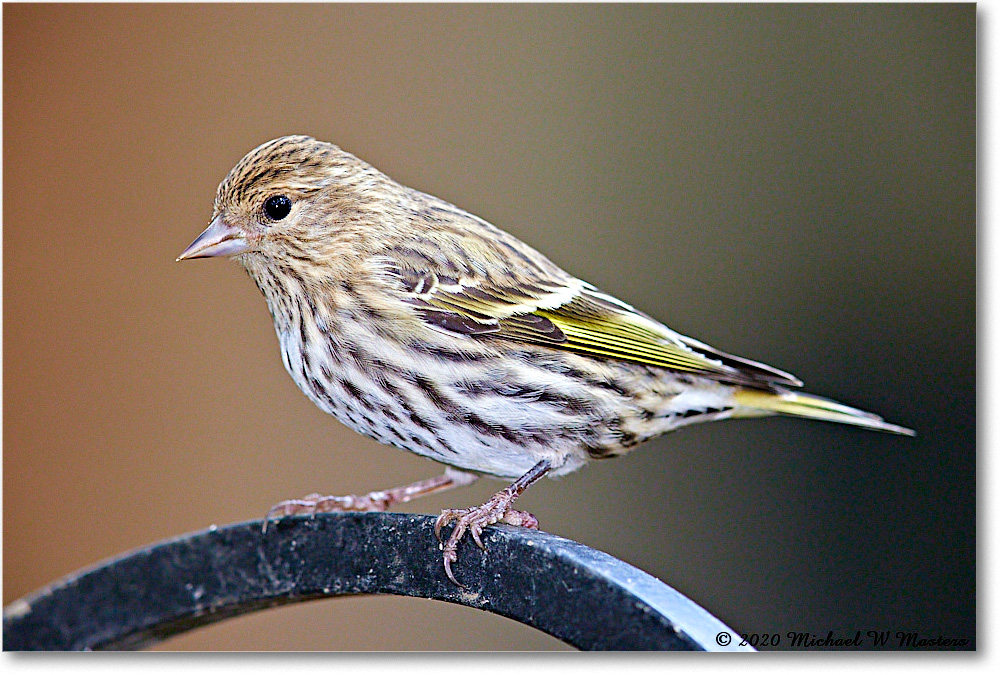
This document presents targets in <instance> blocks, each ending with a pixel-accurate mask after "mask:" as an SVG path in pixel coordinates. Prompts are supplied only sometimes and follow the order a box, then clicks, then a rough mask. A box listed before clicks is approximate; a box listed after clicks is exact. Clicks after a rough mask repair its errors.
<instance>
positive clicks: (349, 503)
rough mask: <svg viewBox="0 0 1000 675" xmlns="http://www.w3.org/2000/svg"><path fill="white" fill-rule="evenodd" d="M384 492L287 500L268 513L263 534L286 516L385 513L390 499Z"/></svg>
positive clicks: (312, 496) (310, 496)
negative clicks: (270, 525) (359, 512)
mask: <svg viewBox="0 0 1000 675" xmlns="http://www.w3.org/2000/svg"><path fill="white" fill-rule="evenodd" d="M384 495H385V493H382V492H370V493H368V494H367V495H363V496H360V497H359V496H358V495H346V496H343V497H340V496H336V495H321V494H319V493H318V492H313V493H312V494H308V495H306V496H305V497H303V498H302V499H286V500H285V501H282V502H278V503H277V504H275V505H274V506H272V507H271V508H270V509H268V511H267V515H266V516H264V524H263V526H262V527H261V533H262V534H267V527H268V524H269V523H270V522H271V521H272V520H280V519H281V518H283V517H285V516H295V515H302V514H305V515H315V514H317V513H344V512H347V511H362V512H372V511H385V509H386V507H387V506H388V499H387V498H386V497H385V496H384Z"/></svg>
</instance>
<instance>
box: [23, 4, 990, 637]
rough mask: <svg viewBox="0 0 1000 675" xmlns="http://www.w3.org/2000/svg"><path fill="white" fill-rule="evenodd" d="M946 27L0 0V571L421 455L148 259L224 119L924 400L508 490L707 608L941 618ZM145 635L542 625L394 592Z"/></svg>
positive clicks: (849, 13) (759, 430) (670, 306)
mask: <svg viewBox="0 0 1000 675" xmlns="http://www.w3.org/2000/svg"><path fill="white" fill-rule="evenodd" d="M975 29H976V13H975V6H974V5H971V4H966V5H919V6H917V5H878V6H875V5H850V6H831V5H808V6H797V5H780V6H777V5H774V6H772V5H755V6H726V5H712V6H686V5H654V6H649V5H641V6H601V5H596V6H572V5H568V6H567V5H561V6H543V5H530V6H490V5H480V6H462V5H457V6H456V5H445V6H422V5H409V6H379V5H367V6H352V5H331V6H316V5H311V6H281V5H266V6H239V5H237V6H151V5H141V6H93V5H82V6H60V5H45V6H35V5H6V6H4V8H3V59H4V73H3V78H4V96H3V122H4V139H3V140H4V148H3V150H4V157H3V161H4V168H3V171H4V175H3V178H4V182H3V187H4V190H3V264H4V268H3V272H4V274H3V281H4V307H3V310H4V316H3V327H4V329H3V338H4V354H3V356H4V358H3V376H4V382H3V384H4V387H3V394H4V396H3V404H4V420H3V421H4V429H3V441H4V443H3V450H4V453H3V470H4V471H3V488H4V490H3V507H4V508H3V563H4V565H3V601H4V603H9V602H11V601H12V600H14V599H15V598H17V597H19V596H21V595H23V594H25V593H27V592H29V591H31V590H33V589H35V588H37V587H40V586H42V585H44V584H46V583H48V582H50V581H52V580H54V579H56V578H58V577H59V576H61V575H64V574H67V573H69V572H71V571H73V570H75V569H77V568H80V567H82V566H84V565H90V564H92V563H94V562H96V561H98V560H101V559H103V558H106V557H108V556H112V555H115V554H118V553H121V552H123V551H125V550H127V549H130V548H133V547H137V546H141V545H144V544H148V543H151V542H154V541H156V540H159V539H162V538H165V537H171V536H175V535H179V534H181V533H184V532H188V531H191V530H195V529H200V528H204V527H207V526H208V525H210V524H212V523H216V524H224V523H229V522H235V521H242V520H247V519H251V518H256V517H260V516H261V515H263V514H264V512H265V511H266V510H267V509H268V507H269V506H270V505H271V504H272V503H274V502H275V501H278V500H280V499H283V498H289V497H297V496H301V495H303V494H306V493H308V492H313V491H321V492H328V493H331V492H332V493H346V492H360V491H366V490H370V489H376V488H381V487H389V486H392V485H395V484H402V483H406V482H409V481H413V480H417V479H420V478H425V477H429V476H431V475H435V474H436V473H437V472H438V471H439V470H440V467H439V466H437V465H435V464H433V463H432V462H430V461H429V460H425V459H421V458H419V457H416V456H410V455H408V454H406V453H404V452H401V451H399V450H397V449H394V448H388V447H382V446H379V445H378V444H377V443H375V442H374V441H370V440H367V439H363V438H360V437H358V436H357V435H355V434H354V433H353V432H350V431H348V430H347V429H345V428H344V427H342V426H340V425H339V424H338V423H337V422H336V421H335V420H333V419H332V418H330V417H328V416H326V415H324V414H323V413H321V412H320V411H319V410H318V409H316V408H315V407H314V406H313V405H312V404H311V403H309V401H308V400H307V399H306V398H305V397H304V396H303V395H302V394H301V393H299V391H298V390H297V389H296V388H295V385H294V384H293V383H292V381H291V379H290V378H289V377H288V376H287V375H286V373H285V372H284V370H283V367H282V365H281V359H280V356H279V353H278V349H277V341H276V339H275V336H274V332H273V329H272V327H271V322H270V320H269V316H268V313H267V310H266V307H265V305H264V302H263V300H262V298H260V297H259V292H258V291H257V289H256V288H255V287H254V285H253V284H252V283H251V282H250V281H249V280H248V279H247V278H246V275H245V274H243V272H241V271H240V269H239V268H238V267H237V266H236V265H235V264H233V263H231V262H228V261H220V260H205V261H194V262H184V263H175V262H174V258H175V257H176V256H177V254H178V253H179V252H180V251H181V250H182V249H183V248H184V247H185V246H186V245H187V244H188V243H189V242H190V241H191V240H192V239H193V238H194V237H195V236H196V235H197V234H198V233H199V232H200V231H201V230H202V228H203V227H204V226H205V225H206V224H207V222H208V218H209V216H210V214H211V208H212V199H213V196H214V191H215V187H216V185H217V184H218V182H219V181H220V180H221V179H222V178H223V177H224V176H225V174H226V172H227V171H228V170H229V169H230V167H231V166H232V165H233V164H234V163H235V162H236V161H237V160H238V159H239V158H240V157H242V156H243V154H244V153H245V152H247V151H248V150H250V149H251V148H253V147H255V146H256V145H258V144H259V143H261V142H263V141H265V140H268V139H270V138H272V137H275V136H280V135H284V134H290V133H306V134H311V135H314V136H316V137H318V138H320V139H323V140H329V141H333V142H335V143H337V144H339V145H341V146H342V147H344V148H345V149H348V150H350V151H351V152H354V153H355V154H357V155H359V156H361V157H362V158H364V159H366V160H368V161H370V162H371V163H373V164H374V165H375V166H377V167H379V168H380V169H382V170H383V171H385V172H386V173H388V174H389V175H391V176H393V177H394V178H396V179H398V180H400V181H402V182H404V183H406V184H408V185H411V186H413V187H416V188H418V189H421V190H424V191H427V192H431V193H434V194H436V195H438V196H440V197H443V198H445V199H448V200H449V201H452V202H454V203H456V204H458V205H460V206H462V207H464V208H466V209H467V210H470V211H472V212H474V213H476V214H478V215H480V216H482V217H484V218H486V219H487V220H490V221H491V222H493V223H495V224H497V225H499V226H501V227H503V228H505V229H507V230H509V231H511V232H513V233H515V234H516V235H517V236H519V237H521V238H522V239H524V240H526V241H527V242H529V243H530V244H532V245H534V246H535V247H537V248H539V249H540V250H542V251H544V252H545V253H546V254H547V255H548V256H549V257H551V258H552V259H553V260H554V261H556V262H557V263H559V264H561V265H562V266H564V267H565V268H566V269H568V270H569V271H571V272H573V273H575V274H576V275H578V276H581V277H583V278H585V279H587V280H589V281H591V282H592V283H594V284H595V285H597V286H599V287H600V288H602V289H604V290H606V291H608V292H611V293H613V294H615V295H618V296H619V297H621V298H623V299H625V300H628V301H629V302H632V303H633V304H635V305H637V306H638V307H640V308H642V309H643V310H645V311H646V312H648V313H650V314H652V315H653V316H655V317H657V318H659V319H661V320H663V321H664V322H665V323H667V324H668V325H669V326H671V327H672V328H674V329H675V330H679V331H681V332H684V333H687V334H689V335H693V336H695V337H698V338H700V339H702V340H703V341H705V342H708V343H709V344H712V345H714V346H717V347H719V348H721V349H725V350H727V351H731V352H733V353H736V354H740V355H743V356H747V357H750V358H755V359H759V360H763V361H766V362H768V363H771V364H773V365H775V366H777V367H780V368H783V369H787V370H789V371H791V372H793V373H795V374H796V375H798V376H799V377H801V378H802V379H803V380H804V381H805V382H806V384H807V387H806V388H807V389H808V390H809V391H812V392H814V393H818V394H823V395H826V396H830V397H834V398H837V399H840V400H842V401H844V402H847V403H850V404H853V405H857V406H860V407H864V408H866V409H870V410H873V411H876V412H879V413H880V414H882V415H884V416H885V417H886V418H887V419H889V420H891V421H893V422H896V423H899V424H904V425H907V426H912V427H914V428H915V429H916V430H917V432H918V434H919V435H918V436H917V438H915V439H909V438H903V437H897V436H890V435H885V434H877V433H871V432H866V431H863V430H857V429H852V428H845V427H841V426H836V425H832V424H823V423H817V422H808V421H801V420H788V419H766V420H751V421H740V422H725V423H719V424H714V425H706V426H703V427H699V428H691V429H687V430H684V431H681V432H679V433H676V434H673V435H669V436H666V437H663V438H661V439H658V440H655V441H653V442H650V443H648V444H647V445H645V446H643V447H640V448H639V449H638V450H637V451H636V452H634V453H633V454H631V455H629V456H627V457H625V458H621V459H617V460H612V461H606V462H597V463H594V464H591V465H590V466H588V467H586V468H584V469H583V470H581V471H579V472H577V473H575V474H573V475H570V476H568V477H565V478H562V479H560V480H553V481H548V480H547V481H543V482H542V483H540V484H539V485H537V486H535V487H533V488H532V489H531V490H529V491H528V492H527V493H526V494H525V496H524V497H523V501H522V505H523V507H524V508H527V509H529V510H531V511H532V512H534V513H535V514H536V515H537V516H538V517H539V519H540V521H541V523H542V527H543V529H545V530H548V531H550V532H554V533H558V534H560V535H563V536H566V537H569V538H572V539H576V540H578V541H581V542H583V543H585V544H587V545H590V546H592V547H595V548H598V549H601V550H603V551H606V552H608V553H611V554H612V555H615V556H617V557H619V558H622V559H624V560H626V561H628V562H630V563H632V564H634V565H637V566H638V567H640V568H642V569H644V570H646V571H648V572H650V573H652V574H654V575H656V576H657V577H659V578H661V579H663V580H664V581H666V582H667V583H669V584H671V585H673V586H674V587H676V588H677V589H678V590H680V591H681V592H683V593H685V594H687V595H688V596H689V597H691V598H692V599H693V600H695V601H696V602H698V603H700V604H702V605H703V606H704V607H706V608H707V609H708V610H710V611H712V612H713V613H715V614H716V615H718V616H719V617H720V618H721V619H722V620H723V621H725V622H727V623H729V624H730V625H731V626H733V627H734V628H736V629H737V630H739V631H741V632H747V633H757V634H761V633H779V634H780V635H782V636H785V635H786V634H787V632H788V631H810V632H813V633H816V634H818V635H822V636H825V635H826V634H827V631H830V630H833V631H834V632H835V633H842V634H849V635H853V633H854V631H855V630H861V631H867V630H869V629H874V630H891V631H897V630H908V631H919V632H920V633H921V634H922V635H926V636H929V637H933V636H937V635H942V636H945V637H953V638H970V639H973V640H974V637H975V636H974V633H975V627H976V622H975V488H976V483H975V436H976V426H975V357H976V352H975V299H976V296H975V238H976V230H975V216H976V211H975V161H976V155H975V132H976V109H975V105H976V100H975V77H976V75H975ZM499 487H500V483H497V482H494V481H480V482H479V483H478V484H476V485H475V486H473V487H470V488H466V489H463V490H461V491H456V492H452V493H448V494H446V495H441V496H436V497H434V498H429V499H426V500H423V501H420V502H416V503H413V504H411V505H409V507H408V508H411V509H413V510H417V511H422V512H426V513H434V512H436V511H437V510H439V509H441V508H443V507H446V506H469V505H473V504H477V503H480V502H481V501H482V500H483V499H485V498H486V497H487V496H489V495H490V494H491V493H492V492H493V491H494V490H496V489H497V488H499ZM466 554H467V555H479V553H478V552H477V551H476V550H475V549H473V548H470V549H467V550H466ZM514 564H516V562H515V563H514ZM973 644H974V642H973ZM786 645H787V639H785V641H784V643H783V646H786ZM162 647H163V648H165V649H192V648H197V649H262V650H267V649H553V648H563V646H562V645H561V644H560V643H558V642H556V641H555V640H553V639H551V638H549V637H548V636H545V635H542V634H540V633H537V632H535V631H533V630H531V629H528V628H525V627H523V626H519V625H516V624H514V623H513V622H510V621H507V620H505V619H502V618H499V617H494V616H491V615H488V614H485V613H482V612H478V611H475V610H471V609H465V608H460V607H454V606H450V605H446V604H443V603H435V602H430V601H419V600H404V599H397V598H350V599H338V600H333V601H327V602H317V603H310V604H305V605H302V606H298V607H287V608H282V609H277V610H269V611H266V612H262V613H259V614H257V615H254V616H251V617H244V618H240V619H237V620H233V621H229V622H227V623H224V624H220V625H217V626H212V627H208V628H205V629H200V630H198V631H195V632H193V633H191V634H189V635H186V636H182V637H179V638H176V639H173V640H171V641H168V642H166V643H164V644H163V645H162Z"/></svg>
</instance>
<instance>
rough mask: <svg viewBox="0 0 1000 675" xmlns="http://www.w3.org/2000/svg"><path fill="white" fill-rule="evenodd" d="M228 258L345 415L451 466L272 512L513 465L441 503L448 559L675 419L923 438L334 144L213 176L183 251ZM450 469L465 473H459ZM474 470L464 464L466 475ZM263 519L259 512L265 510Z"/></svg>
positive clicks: (305, 142)
mask: <svg viewBox="0 0 1000 675" xmlns="http://www.w3.org/2000/svg"><path fill="white" fill-rule="evenodd" d="M211 256H230V257H233V258H235V259H236V260H237V261H238V262H239V263H240V264H242V265H243V267H244V268H245V269H246V271H247V272H248V273H249V274H250V276H251V278H253V280H254V281H255V282H256V283H257V286H258V287H259V288H260V290H261V291H262V292H263V294H264V298H265V299H266V301H267V305H268V307H269V309H270V310H271V316H272V318H273V319H274V327H275V330H276V331H277V334H278V339H279V341H280V343H281V354H282V358H283V360H284V363H285V368H287V369H288V372H289V374H290V375H291V376H292V379H294V380H295V383H296V384H297V385H298V386H299V387H300V388H301V389H302V391H303V392H304V393H305V394H306V396H308V397H309V398H310V399H312V401H313V402H314V403H315V404H316V405H318V406H319V407H320V408H322V409H323V410H325V411H326V412H328V413H330V414H331V415H333V416H334V417H336V418H337V419H338V420H340V421H341V422H343V423H344V424H346V425H347V426H349V427H350V428H352V429H354V430H356V431H358V432H360V433H362V434H365V435H367V436H371V437H372V438H375V439H376V440H378V441H381V442H382V443H388V444H391V445H395V446H397V447H400V448H403V449H405V450H410V451H411V452H415V453H417V454H418V455H423V456H425V457H430V458H432V459H435V460H437V461H439V462H442V463H444V464H447V465H450V467H454V468H449V469H448V470H446V472H445V474H444V475H443V476H440V477H438V478H433V479H430V480H426V481H421V482H419V483H414V484H413V485H409V486H406V487H403V488H397V489H393V490H386V491H380V492H372V493H369V494H367V495H364V496H353V495H352V496H348V497H332V496H331V497H323V496H320V495H317V494H314V495H309V496H308V497H306V498H305V499H300V500H289V501H286V502H282V503H280V504H278V505H276V506H275V507H274V508H273V509H272V510H271V512H270V513H269V514H268V517H271V516H273V515H288V514H293V513H315V512H320V511H345V510H384V509H385V508H387V507H388V506H390V505H392V504H396V503H400V502H406V501H409V500H410V499H413V498H414V497H417V496H420V495H423V494H428V493H430V492H435V491H440V490H445V489H450V488H453V487H457V486H460V485H466V484H468V483H470V482H472V481H473V480H475V479H476V477H477V474H491V475H494V476H499V477H502V478H508V479H516V480H515V481H514V483H513V484H512V485H510V486H509V487H508V488H506V489H504V490H501V491H500V492H498V493H497V494H495V495H494V496H493V497H492V498H491V499H489V500H488V501H487V502H486V503H485V504H483V505H482V506H479V507H476V508H471V509H448V510H445V511H444V512H442V514H441V516H440V517H439V518H438V520H437V523H436V527H435V534H436V535H437V536H438V538H439V539H440V530H441V527H442V526H443V525H446V524H448V523H451V522H454V523H455V527H454V529H453V530H452V533H451V535H450V537H449V538H448V540H447V541H446V542H444V544H443V546H442V550H443V551H444V567H445V571H446V573H447V575H448V577H449V578H450V579H451V580H452V581H454V582H455V583H458V582H457V581H455V577H454V575H453V574H452V571H451V563H452V562H454V561H455V560H456V557H457V554H456V551H457V545H458V542H459V541H460V540H461V539H462V537H463V536H464V535H465V533H466V532H468V533H469V534H471V536H472V538H473V539H474V540H475V542H476V543H477V544H478V545H479V546H480V547H482V542H481V541H480V533H481V531H482V528H483V527H485V526H487V525H490V524H493V523H497V522H502V523H508V524H513V525H520V526H524V527H537V521H536V520H535V518H534V517H533V516H531V514H528V513H525V512H523V511H518V510H515V509H513V508H512V503H513V502H514V500H515V499H516V498H517V497H518V495H520V494H521V493H522V492H523V491H524V489H525V488H527V487H528V485H530V484H531V483H533V482H535V481H536V480H538V479H539V478H541V477H542V476H544V475H545V474H551V475H559V474H564V473H567V472H569V471H573V470H574V469H577V468H579V467H580V466H581V465H583V464H584V463H585V462H586V461H587V460H589V459H603V458H607V457H614V456H616V455H620V454H622V453H624V452H626V451H628V450H629V449H630V448H632V447H634V446H635V445H637V444H639V443H641V442H643V441H645V440H647V439H649V438H652V437H654V436H658V435H660V434H663V433H665V432H667V431H672V430H674V429H677V428H680V427H683V426H687V425H690V424H696V423H700V422H709V421H713V420H720V419H727V418H741V417H761V416H766V415H775V414H784V415H795V416H799V417H811V418H814V419H821V420H829V421H834V422H843V423H846V424H853V425H856V426H861V427H867V428H870V429H878V430H881V431H889V432H895V433H900V434H907V435H912V434H913V432H912V431H910V430H909V429H905V428H903V427H899V426H896V425H893V424H888V423H886V422H883V421H882V419H881V418H880V417H878V416H876V415H873V414H870V413H867V412H863V411H861V410H857V409H854V408H850V407H847V406H844V405H841V404H839V403H835V402H833V401H830V400H827V399H823V398H819V397H815V396H810V395H806V394H798V393H793V392H791V391H790V390H789V388H790V387H798V386H800V385H801V382H800V381H799V380H798V379H796V378H795V377H793V376H792V375H789V374H788V373H785V372H783V371H780V370H778V369H776V368H772V367H770V366H766V365H764V364H761V363H756V362H754V361H749V360H747V359H743V358H739V357H736V356H732V355H730V354H726V353H724V352H721V351H718V350H716V349H713V348H712V347H709V346H708V345H706V344H704V343H702V342H699V341H697V340H694V339H691V338H689V337H685V336H683V335H680V334H679V333H676V332H674V331H672V330H670V329H669V328H667V327H665V326H663V325H662V324H660V323H658V322H657V321H655V320H653V319H652V318H650V317H649V316H647V315H645V314H643V313H641V312H639V311H638V310H636V309H634V308H632V307H631V306H630V305H628V304H626V303H624V302H622V301H620V300H618V299H616V298H614V297H612V296H610V295H607V294H605V293H602V292H600V291H599V290H597V289H596V288H594V287H593V286H591V285H590V284H588V283H586V282H585V281H581V280H579V279H577V278H575V277H573V276H571V275H570V274H568V273H567V272H565V271H563V270H562V269H560V268H559V267H557V266H556V265H555V264H553V263H552V262H550V261H549V260H548V259H546V258H545V257H544V256H543V255H541V254H540V253H538V252H537V251H535V250H534V249H532V248H531V247H529V246H528V245H526V244H524V243H523V242H521V241H519V240H518V239H516V238H515V237H513V236H511V235H510V234H508V233H506V232H504V231H503V230H500V229H497V228H496V227H494V226H493V225H491V224H489V223H487V222H485V221H483V220H481V219H480V218H477V217H476V216H474V215H472V214H469V213H466V212H465V211H463V210H461V209H459V208H458V207H456V206H453V205H451V204H449V203H447V202H444V201H442V200H440V199H438V198H436V197H432V196H430V195H427V194H423V193H421V192H418V191H416V190H413V189H410V188H408V187H405V186H403V185H400V184H399V183H396V182H395V181H393V180H392V179H390V178H389V177H388V176H386V175H385V174H383V173H381V172H380V171H378V170H376V169H375V168H373V167H372V166H370V165H368V164H366V163H365V162H363V161H361V160H360V159H358V158H357V157H354V156H353V155H351V154H349V153H347V152H344V151H343V150H341V149H340V148H338V147H336V146H335V145H331V144H329V143H323V142H320V141H317V140H315V139H313V138H309V137H307V136H287V137H284V138H278V139H276V140H273V141H270V142H268V143H265V144H263V145H261V146H260V147H258V148H256V149H255V150H253V151H251V152H250V153H249V154H248V155H247V156H246V157H244V158H243V159H242V160H240V162H239V163H238V164H237V165H236V166H235V167H234V168H233V169H232V171H230V172H229V175H228V176H227V177H226V178H225V180H223V181H222V183H221V184H220V185H219V188H218V192H217V194H216V197H215V209H214V213H213V219H212V222H211V224H210V225H209V226H208V228H207V229H206V230H205V231H204V232H203V233H202V234H201V235H200V236H199V237H198V238H197V239H195V240H194V242H193V243H192V244H191V245H190V246H189V247H188V248H187V249H186V250H185V251H184V252H183V253H182V254H181V255H180V257H179V258H178V260H182V259H186V258H200V257H211ZM456 469H457V470H456ZM470 472H472V473H470ZM265 522H267V519H265Z"/></svg>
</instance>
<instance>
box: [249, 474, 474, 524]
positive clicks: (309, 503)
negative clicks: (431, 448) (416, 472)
mask: <svg viewBox="0 0 1000 675" xmlns="http://www.w3.org/2000/svg"><path fill="white" fill-rule="evenodd" d="M475 480H476V476H474V475H473V474H471V473H465V472H463V471H457V470H455V469H448V470H447V471H445V472H444V475H443V476H436V477H434V478H428V479H427V480H421V481H417V482H416V483H410V484H409V485H404V486H403V487H398V488H392V489H390V490H376V491H374V492H369V493H368V494H366V495H360V496H359V495H346V496H344V497H336V496H333V495H326V496H323V495H321V494H317V493H313V494H311V495H306V496H305V497H303V498H302V499H286V500H285V501H283V502H278V503H277V504H275V505H274V506H272V507H271V510H269V511H268V512H267V515H266V516H264V525H263V528H262V531H263V532H264V534H267V526H268V523H270V522H271V520H272V519H274V518H281V517H283V516H293V515H298V514H307V515H313V514H316V513H344V512H347V511H355V512H358V511H361V512H372V511H385V510H386V509H387V508H389V507H390V506H393V505H395V504H403V503H405V502H408V501H410V500H411V499H416V498H417V497H422V496H423V495H429V494H431V493H434V492H441V491H443V490H451V489H452V488H456V487H459V486H462V485H469V484H470V483H472V482H474V481H475Z"/></svg>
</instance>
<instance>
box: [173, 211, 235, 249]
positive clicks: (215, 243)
mask: <svg viewBox="0 0 1000 675" xmlns="http://www.w3.org/2000/svg"><path fill="white" fill-rule="evenodd" d="M247 248H248V246H247V241H246V239H244V238H243V233H242V232H240V231H239V230H238V229H236V228H235V227H233V226H232V225H230V224H228V223H227V222H226V221H225V220H224V219H223V217H222V214H221V213H220V214H219V215H217V216H216V217H215V220H213V221H212V224H211V225H209V226H208V227H207V228H205V231H204V232H202V233H201V234H199V235H198V238H197V239H195V240H194V241H192V242H191V245H190V246H188V247H187V248H186V249H184V252H183V253H181V254H180V255H179V256H177V260H187V259H188V258H216V257H219V256H231V255H239V254H240V253H243V252H245V251H246V250H247Z"/></svg>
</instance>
